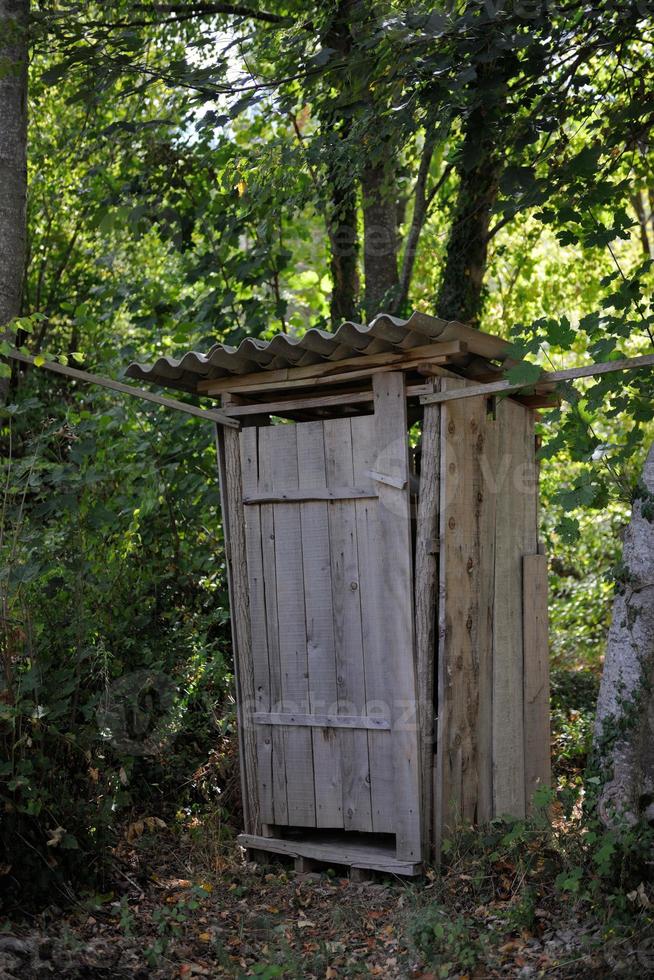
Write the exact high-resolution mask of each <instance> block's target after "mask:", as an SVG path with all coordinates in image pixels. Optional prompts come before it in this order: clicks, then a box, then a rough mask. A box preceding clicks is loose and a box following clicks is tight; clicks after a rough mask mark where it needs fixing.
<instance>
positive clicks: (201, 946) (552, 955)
mask: <svg viewBox="0 0 654 980" xmlns="http://www.w3.org/2000/svg"><path fill="white" fill-rule="evenodd" d="M161 836H162V839H161V840H160V844H159V846H158V847H157V848H153V847H152V844H150V846H148V848H147V850H146V851H143V852H142V853H141V855H140V858H139V860H138V862H137V863H138V866H137V867H132V868H130V870H129V871H128V870H125V869H126V868H127V867H128V865H127V864H125V863H124V862H123V870H121V871H119V872H118V874H117V875H116V879H115V881H114V882H113V883H112V888H111V891H109V892H107V893H106V894H104V895H93V896H87V897H86V898H85V899H77V900H75V902H74V903H73V905H72V907H68V908H67V910H66V912H65V913H64V912H63V911H61V910H60V909H57V908H50V909H49V910H48V911H47V912H45V913H42V914H41V915H40V916H39V917H38V918H36V919H32V920H31V922H29V923H27V922H26V923H24V924H23V925H21V926H18V925H15V924H14V926H12V927H10V926H9V925H8V923H5V924H4V925H1V924H0V978H2V980H31V978H37V977H38V978H45V977H55V978H62V980H69V978H70V980H72V978H75V980H77V978H80V980H81V978H86V977H97V978H127V977H129V978H137V980H138V978H146V977H147V978H150V977H151V978H155V980H158V978H168V977H181V978H183V977H189V978H192V977H217V978H220V977H237V978H240V977H250V976H256V977H264V978H272V977H285V978H314V977H315V978H341V977H354V976H372V977H383V978H384V980H399V978H416V980H419V978H421V980H435V978H444V977H451V978H455V977H456V978H469V980H473V978H477V980H480V978H486V977H488V978H494V977H507V976H508V977H524V978H530V977H575V978H577V977H605V976H607V975H614V974H622V975H623V976H654V943H652V944H649V943H648V942H647V941H646V939H645V937H643V936H642V935H641V936H640V942H639V943H636V941H635V940H633V939H632V940H631V941H626V940H625V937H624V936H616V937H615V940H614V941H613V942H611V941H610V938H609V941H607V934H606V929H603V928H602V927H601V926H600V924H599V923H598V922H597V921H594V920H593V919H592V917H591V918H590V919H588V921H584V919H583V917H580V915H579V908H578V905H577V903H574V902H572V901H570V902H568V903H567V904H566V902H565V901H564V902H561V899H560V896H556V894H555V891H554V890H553V889H551V888H544V887H543V882H542V881H541V882H540V883H537V884H535V885H534V886H533V887H532V888H531V890H529V891H528V892H525V882H524V880H522V879H523V878H524V867H521V868H518V867H517V866H514V867H512V866H511V865H510V863H509V862H507V860H506V859H505V858H498V859H497V860H496V861H495V868H494V869H493V867H492V865H489V866H486V867H485V869H484V875H485V877H486V878H488V881H486V882H485V884H484V887H485V889H486V890H485V894H486V896H487V899H488V900H487V901H485V902H484V903H482V904H478V899H479V890H478V888H479V882H478V881H475V880H474V875H471V874H469V873H467V872H469V871H471V870H472V866H471V865H469V863H466V862H464V863H462V862H461V861H458V862H457V864H456V866H455V867H453V868H452V870H451V871H450V872H448V873H446V874H445V875H443V876H438V877H437V876H436V875H435V874H433V873H431V874H429V875H428V876H427V877H426V878H425V879H424V880H422V881H420V882H419V883H410V882H406V881H400V880H398V879H392V878H389V877H388V876H386V877H382V876H380V877H379V879H378V880H375V881H369V882H365V883H354V882H350V881H349V879H348V878H347V877H339V876H338V874H336V873H335V872H334V871H330V872H326V873H320V874H318V873H312V874H304V875H300V874H296V873H295V872H294V871H293V870H291V867H289V866H286V867H285V866H283V865H281V864H271V865H265V866H260V865H256V864H251V863H250V864H246V863H245V862H244V859H243V856H242V855H241V854H240V852H238V850H237V849H236V848H235V846H234V845H230V846H229V847H228V848H227V849H226V850H225V852H224V857H222V858H221V859H220V861H219V862H218V863H219V864H220V865H221V867H220V868H219V869H217V870H214V871H213V872H210V873H207V872H206V870H205V871H204V872H203V873H201V874H196V875H195V876H193V877H183V878H180V877H176V875H175V871H179V866H180V864H181V865H182V866H183V867H185V870H187V871H188V867H187V864H186V861H185V860H184V858H183V857H181V859H180V854H179V852H178V853H177V856H176V854H175V851H174V849H172V848H170V847H169V846H166V843H168V845H170V844H171V841H168V842H166V840H165V838H166V836H167V835H166V832H165V831H163V832H162V835H161ZM134 854H136V851H135V852H134ZM155 855H157V863H155ZM144 859H145V860H144ZM475 860H476V859H475ZM214 861H215V859H214ZM175 865H176V867H175ZM489 868H490V875H488V874H487V873H486V872H488V870H489ZM464 869H465V870H464ZM525 894H528V895H532V896H534V895H538V900H537V902H535V903H534V902H533V901H532V902H531V905H529V907H526V906H525ZM650 950H651V951H652V952H651V953H650ZM650 969H651V972H650Z"/></svg>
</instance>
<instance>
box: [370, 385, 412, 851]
mask: <svg viewBox="0 0 654 980" xmlns="http://www.w3.org/2000/svg"><path fill="white" fill-rule="evenodd" d="M373 391H374V394H375V402H374V405H375V416H374V417H375V439H376V445H377V451H378V454H379V455H378V459H377V464H376V466H375V467H374V469H375V470H376V471H377V472H378V473H382V474H385V475H387V476H390V477H393V478H395V479H398V480H400V481H406V484H407V488H406V489H398V488H397V487H395V486H390V485H388V484H384V483H379V484H378V490H379V527H380V537H381V548H382V554H383V556H384V557H383V561H382V567H381V570H380V571H381V583H382V586H383V604H382V607H381V612H382V617H383V619H382V626H383V635H384V638H385V644H386V655H387V656H388V658H389V661H390V671H391V686H390V688H389V695H390V700H391V702H392V718H393V733H392V744H393V772H394V779H395V789H396V803H395V832H396V848H397V857H398V858H399V859H401V860H406V861H420V860H421V857H422V835H421V817H420V810H421V782H420V780H421V775H420V751H419V744H418V742H419V740H418V725H417V690H416V675H415V637H414V618H413V569H412V546H411V515H410V501H409V492H408V480H409V454H408V424H407V413H406V392H405V387H404V376H403V375H402V373H401V372H389V373H387V374H380V375H376V376H375V377H374V378H373Z"/></svg>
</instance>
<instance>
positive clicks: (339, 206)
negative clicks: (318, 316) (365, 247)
mask: <svg viewBox="0 0 654 980" xmlns="http://www.w3.org/2000/svg"><path fill="white" fill-rule="evenodd" d="M356 5H357V0H340V2H339V3H338V4H337V6H336V8H335V10H334V16H333V19H332V21H331V24H330V25H329V27H328V29H327V30H326V31H325V33H324V36H323V44H324V46H325V47H327V48H332V49H333V50H334V51H338V52H339V54H340V55H341V57H342V58H343V61H344V63H347V59H348V58H349V57H350V55H351V52H352V44H353V39H352V19H353V17H354V16H355V14H356ZM333 83H334V84H338V85H340V86H341V89H342V91H341V97H342V102H343V104H344V105H347V104H348V101H349V98H348V93H347V88H348V86H349V85H350V78H349V73H348V72H341V73H340V74H339V73H338V72H336V73H334V80H333ZM321 127H322V129H323V133H324V134H325V136H327V135H328V134H330V135H331V136H332V137H333V143H334V145H333V147H332V150H331V153H330V155H329V159H328V162H327V187H328V191H329V201H328V204H327V215H326V219H327V234H328V238H329V248H330V259H329V269H330V272H331V277H332V297H331V303H330V309H329V312H330V318H331V322H332V326H333V327H334V328H336V327H337V326H338V325H339V324H340V323H341V322H342V321H343V320H355V319H356V318H357V312H358V305H359V236H358V231H357V217H358V213H357V176H356V171H355V169H354V168H353V167H352V165H351V160H350V149H349V144H348V140H349V136H350V131H351V128H352V120H351V118H350V117H349V116H348V114H347V113H343V112H342V111H340V109H339V106H338V100H333V103H332V106H331V108H329V109H328V110H326V111H324V112H323V115H322V119H321Z"/></svg>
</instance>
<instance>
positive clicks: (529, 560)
mask: <svg viewBox="0 0 654 980" xmlns="http://www.w3.org/2000/svg"><path fill="white" fill-rule="evenodd" d="M522 561H523V611H524V612H523V615H524V645H525V646H524V665H525V799H526V804H527V809H528V810H529V809H530V808H531V804H532V799H533V795H534V793H535V792H536V790H537V789H538V788H539V787H541V786H545V787H549V786H550V785H551V781H552V773H551V749H550V677H549V643H548V616H547V557H546V556H545V555H525V557H524V558H523V560H522Z"/></svg>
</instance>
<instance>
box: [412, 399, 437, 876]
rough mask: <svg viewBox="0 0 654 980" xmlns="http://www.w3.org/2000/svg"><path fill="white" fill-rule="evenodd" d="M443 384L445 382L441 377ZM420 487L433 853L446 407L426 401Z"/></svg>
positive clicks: (422, 700) (425, 738)
mask: <svg viewBox="0 0 654 980" xmlns="http://www.w3.org/2000/svg"><path fill="white" fill-rule="evenodd" d="M436 385H437V386H438V388H440V383H439V382H436ZM420 450H421V452H420V490H419V495H418V518H417V531H416V557H415V573H414V577H415V582H414V592H415V599H414V602H415V622H416V680H417V688H418V703H419V722H420V759H421V762H420V767H421V770H422V846H423V855H424V857H425V858H427V857H428V856H429V848H430V839H431V822H432V792H433V774H432V769H433V765H434V749H435V739H434V680H435V651H436V643H437V637H436V621H437V609H438V603H437V588H438V551H437V548H438V537H439V524H438V511H439V503H440V501H439V497H440V407H439V406H438V405H426V406H425V412H424V416H423V420H422V437H421V444H420Z"/></svg>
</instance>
